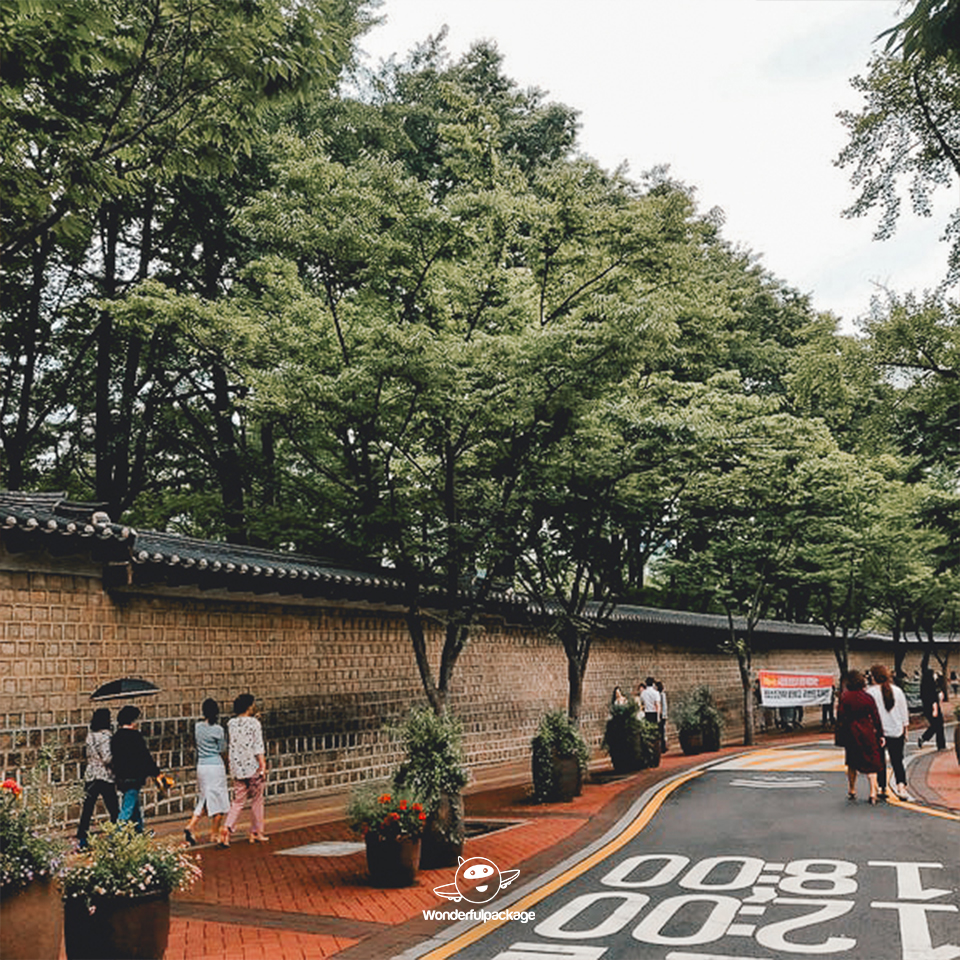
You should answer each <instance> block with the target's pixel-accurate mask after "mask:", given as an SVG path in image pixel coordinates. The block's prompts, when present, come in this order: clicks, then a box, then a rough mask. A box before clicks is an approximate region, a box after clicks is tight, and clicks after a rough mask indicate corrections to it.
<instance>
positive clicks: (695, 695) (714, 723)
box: [672, 684, 723, 754]
mask: <svg viewBox="0 0 960 960" xmlns="http://www.w3.org/2000/svg"><path fill="white" fill-rule="evenodd" d="M672 719H673V722H674V723H675V724H676V727H677V733H678V736H679V739H680V747H681V748H682V750H683V752H684V753H686V754H694V753H700V752H701V751H703V750H705V751H713V750H719V749H720V734H721V731H722V730H723V717H722V716H721V715H720V711H719V710H718V709H717V708H716V706H715V704H714V702H713V694H712V693H711V692H710V688H709V687H708V686H704V685H702V684H701V685H700V686H698V687H695V688H694V689H693V690H692V691H691V692H690V693H689V694H687V696H686V697H684V698H682V699H681V700H680V702H679V704H678V706H677V707H675V708H674V711H673V714H672Z"/></svg>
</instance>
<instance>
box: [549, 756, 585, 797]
mask: <svg viewBox="0 0 960 960" xmlns="http://www.w3.org/2000/svg"><path fill="white" fill-rule="evenodd" d="M553 783H554V790H555V793H556V799H557V801H558V802H559V803H569V802H570V801H571V800H572V799H573V798H574V797H579V796H580V794H581V793H583V773H582V772H581V770H580V762H579V761H578V760H577V758H576V757H560V756H557V755H556V754H554V757H553Z"/></svg>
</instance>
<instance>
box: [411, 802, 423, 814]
mask: <svg viewBox="0 0 960 960" xmlns="http://www.w3.org/2000/svg"><path fill="white" fill-rule="evenodd" d="M411 809H412V810H413V812H414V813H419V812H420V811H421V810H422V809H423V807H421V806H420V804H419V803H415V804H414V805H413V807H411Z"/></svg>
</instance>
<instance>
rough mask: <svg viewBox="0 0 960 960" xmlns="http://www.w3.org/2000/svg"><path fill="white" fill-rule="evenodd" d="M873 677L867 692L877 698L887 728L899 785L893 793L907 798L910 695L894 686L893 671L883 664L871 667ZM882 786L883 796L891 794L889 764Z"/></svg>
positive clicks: (879, 780) (882, 774)
mask: <svg viewBox="0 0 960 960" xmlns="http://www.w3.org/2000/svg"><path fill="white" fill-rule="evenodd" d="M870 673H871V675H872V676H873V686H872V687H870V688H869V689H868V690H867V693H869V694H870V696H871V697H873V699H874V702H875V703H876V705H877V712H878V713H879V714H880V724H881V726H882V727H883V739H884V748H885V749H886V752H887V756H888V757H889V758H890V766H891V767H893V777H894V782H895V784H896V786H894V788H893V792H894V793H895V794H896V795H897V796H898V797H899V798H900V799H901V800H906V799H907V772H906V770H905V769H904V766H903V747H904V744H905V743H906V739H907V727H909V726H910V711H909V708H908V707H907V696H906V694H905V693H904V692H903V691H902V690H901V689H900V688H899V687H897V686H894V683H893V677H892V676H891V675H890V671H889V670H888V669H887V668H886V667H885V666H884V665H883V664H882V663H875V664H874V665H873V666H872V667H871V668H870ZM877 784H878V786H879V787H880V799H881V800H884V799H886V796H887V765H886V764H885V763H884V765H883V767H882V768H881V769H880V774H879V776H878V777H877Z"/></svg>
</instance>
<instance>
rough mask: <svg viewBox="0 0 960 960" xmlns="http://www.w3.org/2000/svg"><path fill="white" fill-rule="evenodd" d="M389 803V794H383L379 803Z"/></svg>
mask: <svg viewBox="0 0 960 960" xmlns="http://www.w3.org/2000/svg"><path fill="white" fill-rule="evenodd" d="M389 802H390V794H389V793H385V794H383V796H382V797H380V803H389Z"/></svg>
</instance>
